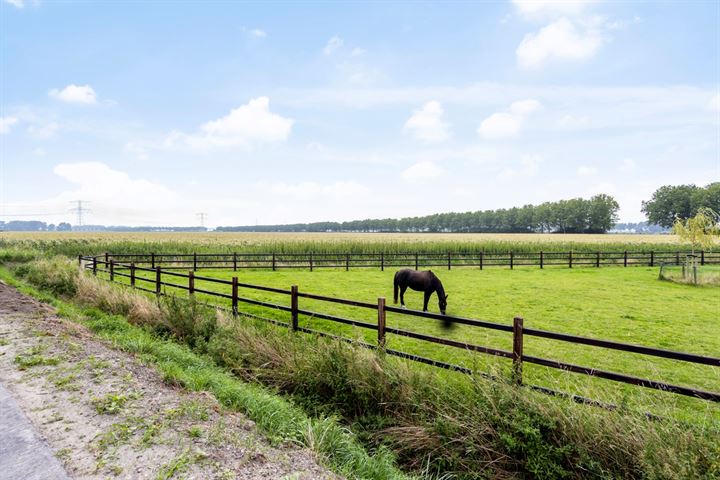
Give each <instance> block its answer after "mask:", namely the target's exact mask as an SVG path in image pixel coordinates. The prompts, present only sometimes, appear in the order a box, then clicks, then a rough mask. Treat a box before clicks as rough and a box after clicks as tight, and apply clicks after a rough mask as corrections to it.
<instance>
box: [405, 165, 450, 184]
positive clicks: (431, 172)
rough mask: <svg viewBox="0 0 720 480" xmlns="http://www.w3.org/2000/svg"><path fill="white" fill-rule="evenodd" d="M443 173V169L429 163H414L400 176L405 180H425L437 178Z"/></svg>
mask: <svg viewBox="0 0 720 480" xmlns="http://www.w3.org/2000/svg"><path fill="white" fill-rule="evenodd" d="M443 173H444V171H443V169H442V168H440V167H438V166H437V165H436V164H435V163H433V162H431V161H424V162H420V163H416V164H415V165H412V166H411V167H409V168H407V169H405V170H404V171H403V172H402V173H401V174H400V175H401V176H402V178H403V179H405V180H411V181H412V180H425V179H429V178H435V177H439V176H441V175H442V174H443Z"/></svg>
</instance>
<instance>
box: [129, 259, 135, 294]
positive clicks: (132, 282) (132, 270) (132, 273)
mask: <svg viewBox="0 0 720 480" xmlns="http://www.w3.org/2000/svg"><path fill="white" fill-rule="evenodd" d="M130 286H131V287H132V288H135V262H133V263H131V264H130Z"/></svg>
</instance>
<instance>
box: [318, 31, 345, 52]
mask: <svg viewBox="0 0 720 480" xmlns="http://www.w3.org/2000/svg"><path fill="white" fill-rule="evenodd" d="M344 44H345V42H344V41H343V39H342V38H340V37H338V36H337V35H335V36H334V37H332V38H331V39H330V40H328V42H327V43H326V44H325V47H324V48H323V53H324V54H325V55H332V54H333V53H335V52H336V51H338V50H340V49H341V48H342V46H343V45H344Z"/></svg>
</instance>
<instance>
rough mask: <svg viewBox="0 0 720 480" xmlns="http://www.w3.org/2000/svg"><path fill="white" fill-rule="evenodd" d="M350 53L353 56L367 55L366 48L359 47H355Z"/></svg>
mask: <svg viewBox="0 0 720 480" xmlns="http://www.w3.org/2000/svg"><path fill="white" fill-rule="evenodd" d="M350 55H351V56H353V57H359V56H360V55H365V50H364V49H362V48H359V47H355V48H353V49H352V51H351V52H350Z"/></svg>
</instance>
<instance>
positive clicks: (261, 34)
mask: <svg viewBox="0 0 720 480" xmlns="http://www.w3.org/2000/svg"><path fill="white" fill-rule="evenodd" d="M248 33H249V34H250V35H252V36H253V37H256V38H265V37H267V32H266V31H265V30H262V29H260V28H253V29H252V30H250V31H249V32H248Z"/></svg>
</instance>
